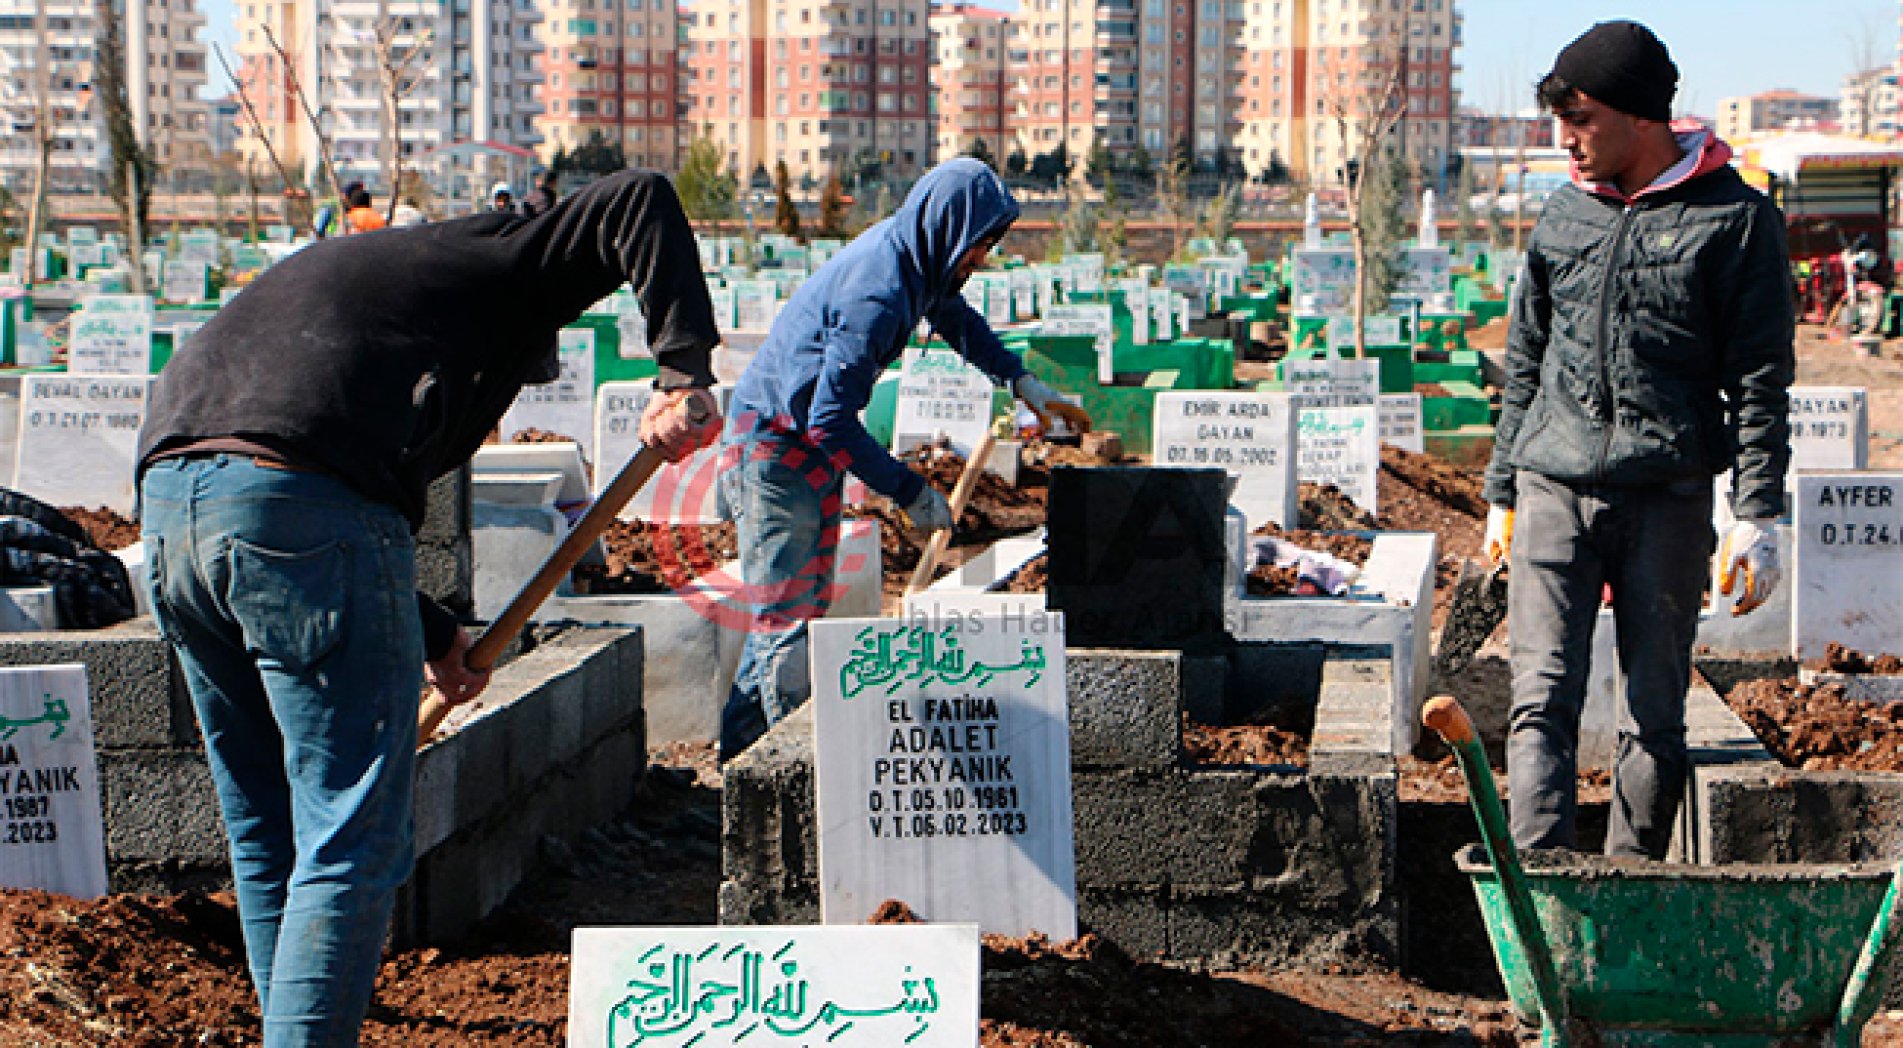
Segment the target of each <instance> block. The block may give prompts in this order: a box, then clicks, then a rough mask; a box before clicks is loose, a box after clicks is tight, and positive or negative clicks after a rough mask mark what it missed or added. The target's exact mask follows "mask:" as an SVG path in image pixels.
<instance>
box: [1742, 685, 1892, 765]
mask: <svg viewBox="0 0 1903 1048" xmlns="http://www.w3.org/2000/svg"><path fill="white" fill-rule="evenodd" d="M1725 702H1726V703H1728V704H1730V706H1731V709H1732V711H1733V712H1735V713H1737V715H1738V717H1739V719H1741V720H1743V721H1744V722H1745V724H1746V725H1747V726H1749V727H1750V729H1751V730H1752V731H1753V732H1755V733H1756V734H1757V736H1758V741H1760V742H1762V743H1763V744H1764V748H1765V749H1766V750H1769V751H1770V753H1771V756H1773V757H1776V758H1777V759H1778V761H1779V762H1780V763H1782V764H1784V765H1785V766H1787V767H1791V768H1804V769H1807V770H1810V771H1903V704H1896V703H1887V702H1864V701H1862V700H1859V699H1852V698H1848V697H1846V696H1845V695H1844V689H1843V686H1842V685H1839V684H1820V685H1816V686H1812V685H1808V684H1800V683H1798V682H1797V681H1795V680H1790V679H1785V680H1748V681H1745V682H1743V683H1741V684H1739V685H1738V686H1736V687H1734V688H1732V689H1731V691H1730V692H1728V693H1727V694H1726V695H1725Z"/></svg>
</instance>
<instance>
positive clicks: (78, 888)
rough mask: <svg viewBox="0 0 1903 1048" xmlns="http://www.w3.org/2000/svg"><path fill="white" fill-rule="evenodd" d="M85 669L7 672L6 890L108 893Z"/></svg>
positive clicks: (2, 845) (2, 679) (1, 672)
mask: <svg viewBox="0 0 1903 1048" xmlns="http://www.w3.org/2000/svg"><path fill="white" fill-rule="evenodd" d="M99 802H100V796H99V770H98V767H97V764H96V762H95V760H94V757H93V718H92V704H91V702H90V701H89V700H88V696H87V690H86V667H84V666H80V665H60V666H31V667H19V668H13V669H0V887H5V888H39V889H43V890H45V891H51V892H60V893H62V894H66V895H71V896H74V897H76V898H80V899H96V898H98V897H99V896H101V895H104V894H106V835H105V822H104V820H103V819H102V817H101V816H100V806H99Z"/></svg>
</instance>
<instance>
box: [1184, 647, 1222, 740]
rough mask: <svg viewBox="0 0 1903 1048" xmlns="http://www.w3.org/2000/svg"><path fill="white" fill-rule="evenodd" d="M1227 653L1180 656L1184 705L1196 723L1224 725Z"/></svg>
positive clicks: (1190, 717)
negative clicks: (1181, 659)
mask: <svg viewBox="0 0 1903 1048" xmlns="http://www.w3.org/2000/svg"><path fill="white" fill-rule="evenodd" d="M1229 662H1230V659H1229V657H1228V656H1227V655H1185V656H1183V708H1184V710H1186V711H1187V712H1188V713H1189V719H1190V720H1191V721H1194V722H1195V723H1197V724H1225V723H1228V722H1227V721H1226V720H1225V719H1224V718H1225V717H1226V716H1227V713H1228V705H1229Z"/></svg>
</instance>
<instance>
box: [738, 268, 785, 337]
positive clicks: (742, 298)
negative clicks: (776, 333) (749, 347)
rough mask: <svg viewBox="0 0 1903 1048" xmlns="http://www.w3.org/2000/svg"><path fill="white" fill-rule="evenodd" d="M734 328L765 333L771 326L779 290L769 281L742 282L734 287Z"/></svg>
mask: <svg viewBox="0 0 1903 1048" xmlns="http://www.w3.org/2000/svg"><path fill="white" fill-rule="evenodd" d="M733 293H734V313H735V317H734V326H735V327H738V328H741V329H743V330H747V331H766V330H768V329H769V328H771V327H772V326H773V317H774V314H775V309H774V306H775V304H776V303H777V302H778V300H779V288H777V287H776V286H774V284H773V282H772V281H771V280H742V281H739V282H738V283H736V284H735V285H734V289H733Z"/></svg>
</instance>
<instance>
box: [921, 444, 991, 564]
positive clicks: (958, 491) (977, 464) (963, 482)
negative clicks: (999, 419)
mask: <svg viewBox="0 0 1903 1048" xmlns="http://www.w3.org/2000/svg"><path fill="white" fill-rule="evenodd" d="M997 443H998V434H997V430H996V428H995V427H989V426H988V427H986V428H985V435H984V439H982V440H980V441H978V446H977V447H976V448H974V449H973V450H972V452H971V459H970V461H968V462H966V463H965V470H964V472H962V473H960V474H958V483H956V484H954V485H952V493H951V498H950V499H947V500H946V501H947V502H948V503H949V504H950V505H951V519H952V525H953V527H956V526H957V524H958V518H959V517H960V516H961V515H963V514H964V512H965V504H966V503H968V502H970V501H971V493H972V492H973V491H975V490H977V487H978V478H979V477H982V476H984V472H985V463H986V462H988V461H990V459H991V448H992V446H993V445H995V444H997ZM951 536H952V529H951V528H939V529H938V530H937V531H934V532H932V537H931V538H930V539H929V540H928V541H927V542H926V543H925V550H924V552H922V553H920V554H919V558H918V567H917V568H915V569H913V571H912V581H911V582H909V583H907V584H906V586H905V592H907V593H917V592H918V591H919V590H922V589H924V588H925V587H927V586H929V585H931V584H932V572H934V571H936V570H938V558H940V557H942V556H944V555H945V547H946V546H949V545H951Z"/></svg>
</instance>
